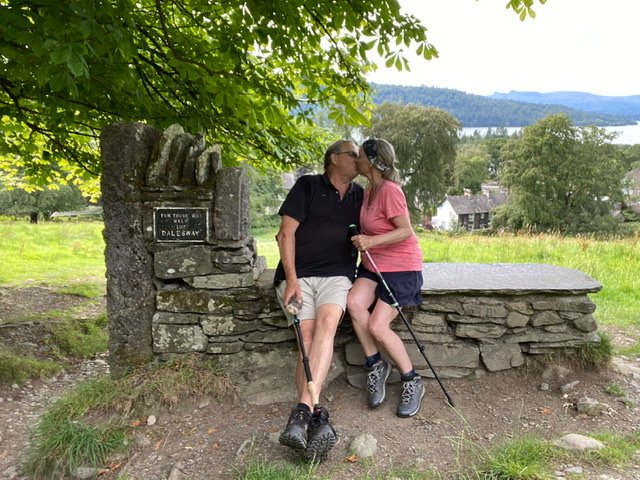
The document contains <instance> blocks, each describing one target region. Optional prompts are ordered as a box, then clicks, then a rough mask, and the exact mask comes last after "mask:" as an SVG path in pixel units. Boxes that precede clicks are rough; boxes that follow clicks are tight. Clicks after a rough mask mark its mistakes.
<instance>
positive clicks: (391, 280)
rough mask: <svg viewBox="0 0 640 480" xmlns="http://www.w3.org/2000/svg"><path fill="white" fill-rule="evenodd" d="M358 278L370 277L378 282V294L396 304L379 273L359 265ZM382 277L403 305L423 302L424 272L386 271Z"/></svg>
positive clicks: (411, 305)
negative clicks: (381, 280)
mask: <svg viewBox="0 0 640 480" xmlns="http://www.w3.org/2000/svg"><path fill="white" fill-rule="evenodd" d="M356 277H357V278H360V277H361V278H368V279H369V280H373V281H374V282H376V283H377V284H378V286H377V287H376V296H377V297H378V298H379V299H380V300H382V301H383V302H385V303H388V304H389V305H393V306H395V302H394V301H393V300H392V299H391V296H390V295H389V292H387V289H386V288H385V287H384V285H383V284H382V283H381V282H380V279H379V278H378V275H376V274H375V273H373V272H371V271H369V270H367V269H366V268H364V266H363V265H362V264H360V265H359V266H358V272H357V274H356ZM382 278H384V281H385V282H386V284H387V285H388V286H389V289H390V290H391V292H392V293H393V296H394V297H395V298H396V300H397V302H398V305H400V306H401V307H413V306H416V305H420V304H421V303H422V272H384V273H382Z"/></svg>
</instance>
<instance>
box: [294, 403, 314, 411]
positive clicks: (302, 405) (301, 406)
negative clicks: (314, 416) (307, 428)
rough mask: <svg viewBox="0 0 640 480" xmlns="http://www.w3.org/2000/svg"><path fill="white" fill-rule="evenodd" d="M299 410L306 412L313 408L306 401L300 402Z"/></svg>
mask: <svg viewBox="0 0 640 480" xmlns="http://www.w3.org/2000/svg"><path fill="white" fill-rule="evenodd" d="M296 409H297V410H304V411H305V412H310V411H311V409H310V408H309V405H307V404H306V403H302V402H300V403H299V404H298V406H297V407H296Z"/></svg>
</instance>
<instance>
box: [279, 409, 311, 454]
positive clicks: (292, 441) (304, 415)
mask: <svg viewBox="0 0 640 480" xmlns="http://www.w3.org/2000/svg"><path fill="white" fill-rule="evenodd" d="M310 419H311V412H310V411H309V410H305V409H302V408H300V407H299V406H295V407H293V409H292V410H291V415H289V420H288V421H287V426H286V427H285V429H284V430H283V431H282V433H281V434H280V438H279V442H280V443H281V444H282V445H285V446H287V447H291V448H296V449H300V450H304V449H305V448H307V430H308V429H309V420H310Z"/></svg>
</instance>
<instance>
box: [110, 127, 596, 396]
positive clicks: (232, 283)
mask: <svg viewBox="0 0 640 480" xmlns="http://www.w3.org/2000/svg"><path fill="white" fill-rule="evenodd" d="M101 149H102V160H103V165H104V168H103V176H102V191H103V200H104V218H105V233H104V236H105V241H106V261H107V314H108V317H109V326H110V363H111V367H112V371H113V372H114V373H115V374H116V375H117V374H118V373H119V372H123V371H124V370H125V369H126V368H128V367H130V366H133V365H136V364H140V363H144V362H149V361H151V360H152V359H154V358H158V357H159V358H164V357H167V356H170V355H176V354H177V355H180V354H189V353H198V354H202V355H213V356H215V357H216V358H217V359H218V360H219V361H220V362H221V364H222V365H223V366H225V368H227V369H228V370H230V371H231V372H237V373H240V372H241V373H242V375H243V377H244V378H245V380H246V381H247V382H250V383H251V384H252V385H253V386H254V388H256V389H257V391H256V394H257V395H259V394H260V393H261V392H262V393H263V392H264V390H265V389H268V388H269V387H270V386H269V385H267V384H265V385H262V384H261V383H260V381H261V379H263V378H272V377H262V376H261V375H260V374H259V372H260V371H261V370H262V369H265V368H266V369H269V370H270V371H271V372H272V373H273V372H274V371H276V372H277V371H278V369H281V370H282V375H283V376H286V378H287V380H289V379H290V374H291V365H292V364H293V362H294V359H295V356H296V354H297V353H296V342H295V336H294V333H293V331H292V330H291V329H289V328H287V326H286V320H285V317H284V315H283V313H282V312H281V310H280V308H279V306H278V304H277V302H276V300H275V295H274V291H273V286H272V279H273V271H272V270H266V269H265V261H264V258H263V257H260V256H258V252H257V248H256V242H255V240H254V239H253V237H251V235H249V200H248V195H249V193H248V184H247V176H246V174H245V172H244V170H243V169H242V168H223V167H222V163H221V152H220V149H219V148H218V147H216V146H209V147H207V146H206V145H205V143H204V140H203V138H202V136H201V135H191V134H188V133H185V132H184V130H183V129H182V128H181V127H180V126H179V125H174V126H171V127H169V128H168V129H166V130H165V131H164V132H159V131H157V130H156V129H155V128H153V127H150V126H148V125H144V124H140V123H130V124H116V125H111V126H109V127H107V128H105V129H104V130H103V133H102V136H101ZM423 276H424V285H425V287H424V291H423V295H424V301H423V303H422V305H420V306H419V307H418V308H414V309H407V310H406V311H405V313H406V315H407V317H409V318H410V319H411V322H412V329H413V330H414V333H415V334H416V336H417V338H418V340H419V341H420V342H421V343H422V344H423V345H424V346H425V350H426V352H427V355H428V358H429V360H430V362H431V363H432V365H434V367H436V368H437V370H438V374H439V375H440V376H441V377H443V378H446V377H460V376H465V375H469V374H472V373H474V372H476V371H479V370H490V371H494V370H502V369H506V368H512V367H517V366H519V365H522V364H523V363H524V361H525V357H526V356H527V355H536V354H546V353H552V352H554V351H557V350H558V349H560V348H562V349H564V348H575V347H577V346H580V345H582V344H585V343H588V342H597V341H599V337H598V335H597V324H596V321H595V319H594V317H593V312H594V310H595V305H594V304H593V302H592V301H591V300H590V299H589V297H588V294H589V293H594V292H597V291H598V290H599V289H600V288H601V286H600V285H599V284H598V283H597V282H596V281H594V280H593V279H591V278H589V277H588V276H586V275H584V274H583V273H582V272H578V271H576V270H571V269H563V268H560V267H553V266H550V265H513V264H503V265H474V264H425V266H424V271H423ZM395 328H396V329H397V331H398V333H399V334H400V335H401V337H402V338H403V339H404V340H405V342H406V343H407V345H408V349H409V352H410V355H411V356H412V358H413V361H414V364H415V366H416V368H417V369H418V370H419V371H420V372H421V373H422V374H423V375H426V376H430V375H431V372H430V371H429V369H428V368H427V364H426V362H425V360H424V358H423V356H422V354H421V353H420V351H419V350H418V348H417V347H416V344H415V342H414V341H413V340H412V337H411V336H410V333H409V332H408V331H407V329H406V327H405V326H404V325H403V324H402V322H400V321H398V322H396V324H395ZM335 346H336V349H337V353H338V355H336V359H337V364H336V365H340V364H342V365H343V366H344V367H345V368H346V369H347V370H349V369H350V370H351V371H352V372H360V373H361V372H362V370H361V368H360V366H361V364H362V362H363V360H364V359H363V357H362V351H361V349H360V347H359V345H358V343H357V340H356V338H355V336H354V334H353V331H352V330H351V327H350V322H349V320H348V318H346V319H345V321H343V322H342V325H341V327H340V329H339V333H338V336H337V338H336V342H335ZM343 360H344V361H345V362H344V363H343ZM334 370H335V369H334ZM333 373H334V374H335V371H334V372H333ZM289 383H290V382H289Z"/></svg>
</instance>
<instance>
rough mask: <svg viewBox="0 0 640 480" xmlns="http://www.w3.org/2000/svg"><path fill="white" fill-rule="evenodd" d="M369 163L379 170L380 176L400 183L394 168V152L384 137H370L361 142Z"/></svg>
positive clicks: (396, 170) (398, 174) (398, 175)
mask: <svg viewBox="0 0 640 480" xmlns="http://www.w3.org/2000/svg"><path fill="white" fill-rule="evenodd" d="M362 148H363V149H364V153H365V155H366V156H367V158H368V159H369V162H370V163H371V165H373V166H374V167H375V168H377V169H378V170H380V172H381V173H382V178H384V179H385V180H389V181H391V182H394V183H397V184H400V173H399V172H398V169H397V168H396V165H395V163H396V152H395V150H394V149H393V145H391V144H390V143H389V142H387V141H386V140H385V139H384V138H370V139H368V140H365V141H364V143H363V144H362Z"/></svg>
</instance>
